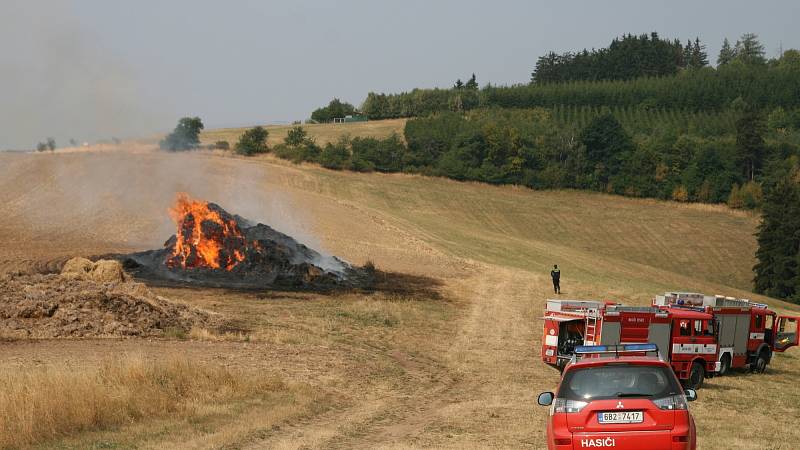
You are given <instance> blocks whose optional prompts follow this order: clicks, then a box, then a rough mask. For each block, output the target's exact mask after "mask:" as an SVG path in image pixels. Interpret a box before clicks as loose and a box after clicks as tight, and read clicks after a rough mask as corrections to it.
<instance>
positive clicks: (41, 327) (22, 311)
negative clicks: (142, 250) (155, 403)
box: [0, 258, 220, 338]
mask: <svg viewBox="0 0 800 450" xmlns="http://www.w3.org/2000/svg"><path fill="white" fill-rule="evenodd" d="M219 322H220V318H219V317H218V316H217V315H215V314H212V313H209V312H206V311H202V310H200V309H197V308H193V307H190V306H187V305H183V304H180V303H175V302H172V301H170V300H168V299H166V298H164V297H161V296H157V295H155V294H153V293H152V292H151V291H150V290H149V289H148V288H147V287H146V286H144V285H143V284H141V283H136V282H133V281H131V280H129V279H127V277H126V275H125V274H124V272H123V271H122V267H121V265H120V263H119V262H117V261H107V260H101V261H98V262H92V261H89V260H87V259H84V258H73V259H72V260H70V261H68V262H67V264H66V265H65V266H64V269H63V271H62V273H61V274H46V275H45V274H34V275H31V274H4V275H0V336H2V337H4V338H63V337H73V338H78V337H132V336H139V337H161V336H164V335H165V334H168V333H170V332H174V333H176V334H179V333H188V332H189V331H190V330H191V329H192V328H195V327H197V328H205V329H214V328H216V327H217V326H218V324H219Z"/></svg>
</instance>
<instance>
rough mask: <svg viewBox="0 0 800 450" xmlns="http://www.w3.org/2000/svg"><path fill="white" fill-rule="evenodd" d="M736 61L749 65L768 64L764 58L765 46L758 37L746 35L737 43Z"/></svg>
mask: <svg viewBox="0 0 800 450" xmlns="http://www.w3.org/2000/svg"><path fill="white" fill-rule="evenodd" d="M736 59H737V60H739V61H741V62H743V63H745V64H747V65H755V64H764V63H766V62H767V60H766V58H765V57H764V46H763V45H762V44H761V42H759V41H758V36H757V35H756V34H754V33H745V34H743V35H742V37H741V38H739V40H738V41H737V42H736Z"/></svg>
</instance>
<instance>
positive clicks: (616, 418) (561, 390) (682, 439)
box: [539, 344, 697, 450]
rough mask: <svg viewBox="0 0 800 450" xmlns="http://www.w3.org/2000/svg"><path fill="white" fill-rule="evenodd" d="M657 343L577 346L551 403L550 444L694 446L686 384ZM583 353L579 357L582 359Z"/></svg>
mask: <svg viewBox="0 0 800 450" xmlns="http://www.w3.org/2000/svg"><path fill="white" fill-rule="evenodd" d="M650 352H652V353H657V352H658V349H657V347H656V345H655V344H629V345H617V346H613V345H612V346H578V347H576V349H575V357H573V360H572V361H571V362H570V363H569V364H568V365H567V366H566V367H565V368H564V373H563V375H562V377H561V383H559V385H558V391H557V393H556V394H553V393H552V392H543V393H542V394H539V404H540V405H543V406H550V418H549V420H548V423H547V448H549V449H588V448H613V449H625V450H627V449H630V450H636V449H670V450H677V449H681V450H688V449H691V450H694V449H695V447H696V431H695V425H694V419H693V418H692V415H691V414H690V413H689V409H688V405H687V402H690V401H694V400H695V399H696V398H697V393H696V392H695V391H694V390H693V389H686V390H683V389H682V388H681V385H680V383H679V382H678V379H677V378H676V377H675V372H673V371H672V367H670V365H669V363H668V362H665V361H664V360H662V359H661V358H660V357H659V356H647V353H650ZM578 358H580V359H578Z"/></svg>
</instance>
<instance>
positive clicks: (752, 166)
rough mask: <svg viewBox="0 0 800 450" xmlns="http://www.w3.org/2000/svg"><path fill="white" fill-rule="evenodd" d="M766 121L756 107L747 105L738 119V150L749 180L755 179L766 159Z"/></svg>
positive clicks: (740, 161) (741, 163)
mask: <svg viewBox="0 0 800 450" xmlns="http://www.w3.org/2000/svg"><path fill="white" fill-rule="evenodd" d="M764 147H765V145H764V121H763V120H762V118H761V115H760V114H759V112H758V111H757V110H756V109H755V108H754V107H747V108H746V109H745V111H744V113H743V114H742V116H741V117H740V118H739V120H737V121H736V150H737V152H738V159H739V163H740V165H741V167H742V169H743V172H744V175H745V178H746V179H747V181H753V180H754V179H755V174H756V171H758V169H760V168H761V164H762V163H763V161H764V156H765V155H764V153H765V148H764Z"/></svg>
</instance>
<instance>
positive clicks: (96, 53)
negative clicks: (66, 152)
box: [0, 0, 170, 149]
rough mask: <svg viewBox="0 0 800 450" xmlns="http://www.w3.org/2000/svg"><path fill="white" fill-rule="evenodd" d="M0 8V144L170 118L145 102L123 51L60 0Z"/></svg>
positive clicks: (111, 130)
mask: <svg viewBox="0 0 800 450" xmlns="http://www.w3.org/2000/svg"><path fill="white" fill-rule="evenodd" d="M2 9H3V11H2V14H0V54H2V55H3V57H2V58H0V98H2V101H0V124H2V125H1V126H2V130H3V132H2V133H0V149H30V148H33V147H35V146H36V143H37V142H40V141H43V140H44V139H45V138H47V137H54V138H55V139H56V142H57V143H58V144H59V145H62V146H63V145H64V144H66V143H67V141H69V140H70V139H73V138H74V139H76V140H78V141H79V142H81V141H94V140H98V139H110V138H111V137H118V138H124V137H131V136H139V135H141V134H143V133H148V132H152V131H153V130H156V129H160V128H164V126H165V125H164V124H165V123H167V122H168V121H169V120H170V119H169V116H167V115H166V114H164V113H160V112H158V110H157V108H155V107H152V108H151V107H149V105H148V104H147V101H146V100H145V99H144V98H145V96H144V95H143V92H142V90H141V89H140V88H139V86H138V85H137V82H136V78H135V71H134V70H133V68H131V67H128V66H127V65H126V64H125V63H124V62H123V59H124V55H116V54H113V52H111V51H110V50H107V49H106V48H104V46H103V45H104V43H103V42H100V41H99V40H98V39H96V38H94V36H92V34H91V33H90V32H89V31H88V30H86V29H85V28H84V27H83V26H82V25H81V24H80V22H79V20H78V19H77V17H75V13H74V12H73V11H71V9H70V7H69V4H68V3H66V2H64V3H62V2H47V3H41V2H24V1H14V0H10V1H4V2H3V7H2Z"/></svg>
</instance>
